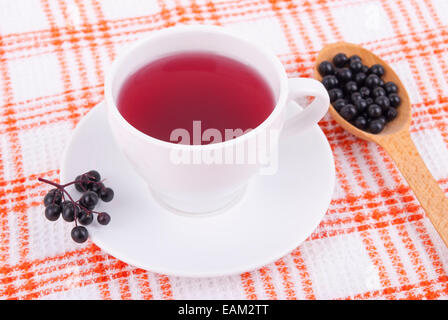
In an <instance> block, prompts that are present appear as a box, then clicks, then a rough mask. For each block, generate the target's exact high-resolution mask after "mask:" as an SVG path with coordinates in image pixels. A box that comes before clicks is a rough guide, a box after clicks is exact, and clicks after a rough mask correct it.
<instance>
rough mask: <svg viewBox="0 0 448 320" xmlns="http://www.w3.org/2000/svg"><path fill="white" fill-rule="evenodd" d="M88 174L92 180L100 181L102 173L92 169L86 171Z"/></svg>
mask: <svg viewBox="0 0 448 320" xmlns="http://www.w3.org/2000/svg"><path fill="white" fill-rule="evenodd" d="M86 176H87V178H89V180H90V181H95V182H99V181H100V180H101V175H100V174H99V173H98V171H96V170H90V171H89V172H87V173H86Z"/></svg>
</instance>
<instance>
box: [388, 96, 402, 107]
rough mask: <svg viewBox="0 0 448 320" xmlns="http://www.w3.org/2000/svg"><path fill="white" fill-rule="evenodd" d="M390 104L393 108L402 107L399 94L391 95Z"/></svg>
mask: <svg viewBox="0 0 448 320" xmlns="http://www.w3.org/2000/svg"><path fill="white" fill-rule="evenodd" d="M389 102H390V105H391V106H392V107H394V108H398V106H400V103H401V99H400V97H399V96H398V94H396V93H391V94H390V95H389Z"/></svg>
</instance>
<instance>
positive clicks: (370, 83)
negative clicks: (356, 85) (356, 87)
mask: <svg viewBox="0 0 448 320" xmlns="http://www.w3.org/2000/svg"><path fill="white" fill-rule="evenodd" d="M379 83H380V78H379V77H378V76H377V75H376V74H369V75H368V76H367V78H366V80H365V81H364V84H365V85H366V87H367V88H370V89H373V88H375V87H378V85H379Z"/></svg>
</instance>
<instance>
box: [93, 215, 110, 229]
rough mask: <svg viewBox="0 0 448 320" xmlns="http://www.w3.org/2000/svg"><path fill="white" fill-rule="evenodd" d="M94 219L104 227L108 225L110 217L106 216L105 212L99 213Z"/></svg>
mask: <svg viewBox="0 0 448 320" xmlns="http://www.w3.org/2000/svg"><path fill="white" fill-rule="evenodd" d="M96 219H97V221H98V223H99V224H101V225H103V226H105V225H107V224H109V222H110V215H109V214H107V213H106V212H100V213H99V214H98V217H97V218H96Z"/></svg>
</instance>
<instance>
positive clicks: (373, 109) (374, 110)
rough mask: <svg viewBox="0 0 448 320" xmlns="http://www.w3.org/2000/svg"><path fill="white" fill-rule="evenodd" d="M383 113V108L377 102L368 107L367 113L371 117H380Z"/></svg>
mask: <svg viewBox="0 0 448 320" xmlns="http://www.w3.org/2000/svg"><path fill="white" fill-rule="evenodd" d="M382 113H383V109H382V108H381V107H380V106H379V105H377V104H371V105H370V106H368V107H367V114H368V115H369V117H370V118H379V117H381V114H382Z"/></svg>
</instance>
